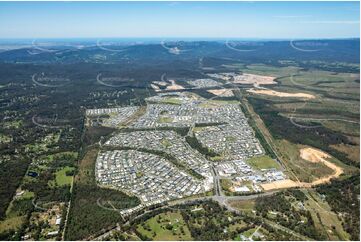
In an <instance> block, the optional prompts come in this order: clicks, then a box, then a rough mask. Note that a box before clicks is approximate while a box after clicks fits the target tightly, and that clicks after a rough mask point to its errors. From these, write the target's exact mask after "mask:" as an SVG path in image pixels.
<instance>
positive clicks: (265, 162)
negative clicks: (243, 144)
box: [246, 155, 280, 170]
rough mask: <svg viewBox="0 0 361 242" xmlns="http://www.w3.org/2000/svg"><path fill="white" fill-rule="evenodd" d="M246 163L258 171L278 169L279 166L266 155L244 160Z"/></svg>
mask: <svg viewBox="0 0 361 242" xmlns="http://www.w3.org/2000/svg"><path fill="white" fill-rule="evenodd" d="M246 163H248V164H249V165H250V166H252V167H254V168H256V169H259V170H261V169H271V168H275V169H279V168H280V165H279V164H278V163H277V161H275V160H274V159H272V158H271V157H269V156H268V155H263V156H256V157H252V158H250V159H248V160H246Z"/></svg>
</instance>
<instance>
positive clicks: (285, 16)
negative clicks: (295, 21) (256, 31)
mask: <svg viewBox="0 0 361 242" xmlns="http://www.w3.org/2000/svg"><path fill="white" fill-rule="evenodd" d="M272 17H273V18H309V17H311V15H277V16H272Z"/></svg>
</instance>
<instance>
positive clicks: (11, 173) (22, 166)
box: [0, 159, 29, 219]
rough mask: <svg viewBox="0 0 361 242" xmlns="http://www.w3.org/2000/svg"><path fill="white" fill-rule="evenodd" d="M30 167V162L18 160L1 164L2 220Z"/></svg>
mask: <svg viewBox="0 0 361 242" xmlns="http://www.w3.org/2000/svg"><path fill="white" fill-rule="evenodd" d="M28 165H29V161H24V160H17V159H14V160H12V161H6V162H2V163H0V219H3V218H5V215H6V214H5V212H6V209H7V207H8V206H9V203H10V202H11V199H12V198H13V196H14V195H15V191H16V189H17V188H18V187H19V185H20V183H21V180H22V178H23V176H24V174H25V172H26V170H27V167H28Z"/></svg>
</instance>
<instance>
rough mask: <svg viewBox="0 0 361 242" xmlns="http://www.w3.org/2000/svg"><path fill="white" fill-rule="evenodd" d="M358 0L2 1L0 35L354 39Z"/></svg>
mask: <svg viewBox="0 0 361 242" xmlns="http://www.w3.org/2000/svg"><path fill="white" fill-rule="evenodd" d="M359 10H360V5H359V2H0V38H1V39H4V38H127V37H128V38H222V39H224V38H260V39H285V38H286V39H296V38H352V37H359V36H360V30H359V29H360V22H359V18H360V15H359Z"/></svg>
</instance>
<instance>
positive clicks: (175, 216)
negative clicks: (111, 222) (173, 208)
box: [137, 212, 192, 241]
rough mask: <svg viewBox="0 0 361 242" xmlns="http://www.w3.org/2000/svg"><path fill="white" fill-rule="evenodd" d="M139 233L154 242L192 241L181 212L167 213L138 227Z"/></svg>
mask: <svg viewBox="0 0 361 242" xmlns="http://www.w3.org/2000/svg"><path fill="white" fill-rule="evenodd" d="M137 231H138V232H139V233H141V234H142V235H144V236H146V237H148V238H151V239H152V240H166V241H168V240H192V237H191V234H190V232H189V229H188V227H187V225H186V224H185V222H184V220H183V217H182V215H181V214H180V212H165V213H161V214H158V215H156V216H155V217H152V218H150V219H148V220H147V221H145V222H144V223H143V224H141V225H138V227H137Z"/></svg>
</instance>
